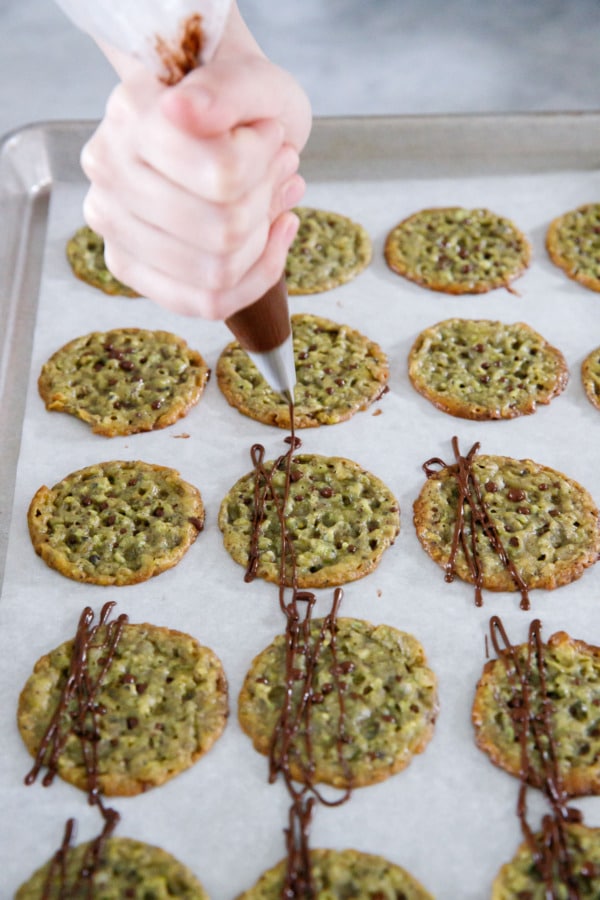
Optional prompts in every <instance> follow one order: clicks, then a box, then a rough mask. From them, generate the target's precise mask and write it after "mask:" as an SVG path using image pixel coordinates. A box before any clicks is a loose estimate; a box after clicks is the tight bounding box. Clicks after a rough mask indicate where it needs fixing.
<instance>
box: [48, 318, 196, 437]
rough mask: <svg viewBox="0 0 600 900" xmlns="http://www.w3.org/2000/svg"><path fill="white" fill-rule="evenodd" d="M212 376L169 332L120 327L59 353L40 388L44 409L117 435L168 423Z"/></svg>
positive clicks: (84, 338) (81, 340) (85, 338)
mask: <svg viewBox="0 0 600 900" xmlns="http://www.w3.org/2000/svg"><path fill="white" fill-rule="evenodd" d="M209 376H210V370H209V369H208V367H207V365H206V363H205V362H204V360H203V358H202V357H201V356H200V354H199V353H197V352H196V351H195V350H191V349H190V348H189V347H188V345H187V344H186V342H185V341H184V340H182V339H181V338H179V337H176V336H175V335H174V334H170V333H169V332H168V331H146V330H144V329H142V328H117V329H113V330H112V331H106V332H97V331H96V332H93V333H91V334H86V335H84V336H82V337H78V338H75V340H73V341H70V342H69V343H68V344H65V346H64V347H61V348H60V350H57V352H56V353H54V354H53V356H51V357H50V359H49V360H48V361H47V362H46V363H45V364H44V366H43V368H42V371H41V374H40V377H39V379H38V389H39V392H40V395H41V397H42V399H43V401H44V403H45V404H46V408H47V409H49V410H54V411H57V412H66V413H70V414H71V415H73V416H77V418H79V419H82V420H83V421H84V422H87V423H88V424H90V425H91V426H92V431H94V432H95V434H102V435H104V436H105V437H114V436H115V435H123V434H135V433H137V432H140V431H151V430H153V429H157V428H164V427H165V426H167V425H172V424H173V422H176V421H177V419H180V418H181V417H182V416H185V415H186V413H187V412H188V411H189V409H190V408H191V407H192V406H193V405H194V404H195V403H197V402H198V400H199V399H200V397H201V395H202V392H203V391H204V388H205V386H206V383H207V381H208V379H209Z"/></svg>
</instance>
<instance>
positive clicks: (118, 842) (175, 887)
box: [15, 837, 209, 900]
mask: <svg viewBox="0 0 600 900" xmlns="http://www.w3.org/2000/svg"><path fill="white" fill-rule="evenodd" d="M93 853H94V850H93V847H92V844H91V843H86V844H80V845H79V846H77V847H73V848H71V849H70V850H69V852H68V854H67V865H66V884H67V890H69V893H68V896H69V897H70V898H72V900H88V898H89V897H90V896H93V897H94V898H97V900H123V898H124V897H128V898H132V900H147V898H149V897H153V898H156V900H159V898H160V900H170V898H175V897H182V898H185V900H209V898H208V894H207V893H206V891H205V890H204V889H203V887H202V885H201V884H200V882H199V881H198V880H197V879H196V878H195V876H194V875H193V874H192V872H191V871H190V870H189V869H188V868H187V867H186V866H184V865H182V863H180V862H178V860H176V859H175V857H173V856H171V854H170V853H167V852H166V851H165V850H162V849H161V848H160V847H152V846H151V845H150V844H143V843H141V842H140V841H135V840H132V839H131V838H120V837H111V838H108V840H106V842H105V843H104V844H103V846H102V853H101V858H100V861H99V863H98V864H97V865H96V866H94V874H93V876H92V884H93V885H94V889H93V894H90V884H89V879H87V878H85V879H81V876H80V872H81V870H82V868H85V860H86V855H87V856H88V857H89V856H90V855H91V856H92V857H93ZM53 870H54V871H53ZM51 873H52V875H53V877H52V880H51V882H50V884H49V885H46V880H47V878H48V877H49V876H50V875H51ZM61 882H62V878H61V873H60V870H59V869H57V867H56V865H53V860H52V859H51V860H49V861H48V862H47V863H46V864H45V865H44V866H42V868H41V869H38V871H37V872H35V874H34V875H32V876H31V878H30V879H29V880H28V881H26V882H25V884H22V885H21V887H20V888H19V889H18V891H17V893H16V895H15V900H40V898H42V897H44V898H46V900H61V898H62V897H66V896H67V894H66V893H65V890H64V887H63V886H62V884H61Z"/></svg>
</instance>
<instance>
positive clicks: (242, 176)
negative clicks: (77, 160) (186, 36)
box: [82, 52, 310, 319]
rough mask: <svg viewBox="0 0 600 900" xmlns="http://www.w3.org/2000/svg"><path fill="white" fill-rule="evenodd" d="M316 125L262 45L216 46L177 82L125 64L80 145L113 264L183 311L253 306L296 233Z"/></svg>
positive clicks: (90, 218)
mask: <svg viewBox="0 0 600 900" xmlns="http://www.w3.org/2000/svg"><path fill="white" fill-rule="evenodd" d="M309 127H310V110H309V106H308V101H307V100H306V98H305V97H304V94H303V93H302V91H301V89H300V88H299V86H298V85H297V84H296V82H295V81H294V79H293V78H292V77H291V76H290V75H289V74H288V73H286V72H284V71H283V70H281V69H279V68H278V67H276V66H274V65H273V64H272V63H270V62H269V61H268V60H266V59H265V58H264V57H262V55H260V54H256V53H245V54H244V53H239V52H236V53H234V54H227V53H224V54H222V55H218V56H217V57H216V58H215V59H214V60H213V61H211V62H210V63H209V64H208V65H206V66H203V67H201V68H198V69H196V70H194V71H193V72H191V73H190V74H189V75H188V76H186V77H185V79H183V80H182V81H181V82H180V83H179V84H178V85H176V86H175V87H165V86H164V85H162V84H161V83H160V82H159V81H158V80H157V79H156V77H155V76H153V75H151V74H150V73H148V72H146V71H145V70H143V68H142V67H141V66H139V65H137V64H132V65H129V66H128V72H127V74H126V77H125V78H124V80H123V82H122V83H121V84H120V85H119V86H118V87H117V88H116V89H115V91H114V92H113V94H112V95H111V98H110V100H109V103H108V106H107V111H106V115H105V117H104V119H103V121H102V123H101V124H100V126H99V128H98V130H97V131H96V133H95V135H94V136H93V137H92V139H91V141H90V142H89V143H88V144H87V145H86V147H85V148H84V151H83V154H82V166H83V169H84V171H85V173H86V174H87V175H88V177H89V179H90V181H91V187H90V190H89V192H88V195H87V197H86V200H85V204H84V215H85V218H86V221H87V222H88V224H89V225H90V226H91V227H92V228H93V229H94V230H96V231H97V232H98V233H99V234H101V235H102V236H103V237H104V240H105V254H106V261H107V265H108V267H109V269H110V270H111V271H112V272H113V274H114V275H116V277H117V278H119V279H120V280H121V281H123V282H125V283H126V284H128V285H129V286H130V287H132V288H133V289H135V290H136V291H137V292H138V293H140V294H142V295H144V296H147V297H149V298H150V299H152V300H154V301H156V302H157V303H159V304H161V305H162V306H165V307H167V308H168V309H170V310H172V311H175V312H179V313H183V314H186V315H198V316H203V317H205V318H209V319H224V318H227V317H228V316H229V315H231V314H232V313H233V312H235V311H236V310H238V309H240V308H241V307H243V306H246V305H248V304H249V303H252V302H253V301H254V300H256V299H257V298H258V297H260V296H261V295H262V294H263V293H264V292H265V291H266V290H267V289H268V288H269V287H271V285H272V284H274V283H275V282H276V281H277V280H278V278H279V277H280V275H281V272H282V271H283V269H284V266H285V260H286V255H287V250H288V248H289V245H290V243H291V241H292V240H293V237H294V235H295V233H296V229H297V219H296V217H295V216H294V215H293V213H291V212H290V209H291V208H292V207H293V206H294V205H296V204H297V203H298V202H299V200H300V199H301V197H302V194H303V192H304V182H303V179H302V178H301V176H300V175H298V174H297V168H298V162H299V151H300V150H301V148H302V146H303V144H304V142H305V140H306V137H307V136H308V130H309Z"/></svg>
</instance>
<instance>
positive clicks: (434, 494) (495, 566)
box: [414, 454, 600, 591]
mask: <svg viewBox="0 0 600 900" xmlns="http://www.w3.org/2000/svg"><path fill="white" fill-rule="evenodd" d="M472 471H473V478H474V479H475V482H476V484H477V485H478V486H479V490H480V493H481V499H482V501H483V504H484V505H485V508H486V509H487V511H488V513H489V515H490V518H491V520H492V522H493V523H494V524H495V526H496V529H497V532H498V536H499V538H500V540H501V542H502V545H503V547H504V550H505V552H506V554H507V556H508V558H509V559H510V560H511V561H512V562H513V563H514V565H515V566H516V569H517V570H518V572H519V574H520V576H521V578H522V579H523V581H524V583H525V584H526V586H527V587H528V588H546V589H552V588H557V587H560V586H561V585H564V584H569V583H570V582H571V581H575V579H577V578H579V577H580V576H581V575H582V573H583V571H584V569H585V568H587V567H588V566H591V565H593V564H594V563H595V562H596V561H597V559H598V553H599V552H600V531H599V528H598V510H597V508H596V505H595V504H594V501H593V500H592V498H591V496H590V495H589V493H588V492H587V491H586V490H585V488H583V487H582V486H581V485H580V484H578V483H577V482H576V481H573V480H572V479H570V478H567V476H566V475H563V474H562V473H561V472H557V471H556V470H555V469H551V468H549V467H547V466H542V465H540V464H539V463H536V462H533V461H532V460H529V459H521V460H519V459H511V458H510V457H506V456H485V455H483V454H482V455H481V456H476V457H475V459H474V461H473V464H472ZM456 475H457V466H456V465H449V466H445V467H444V468H442V469H441V470H440V471H439V472H436V473H435V474H432V475H431V477H429V478H428V479H427V481H426V483H425V484H424V486H423V488H422V490H421V493H420V494H419V496H418V498H417V499H416V501H415V503H414V524H415V528H416V531H417V536H418V538H419V541H420V542H421V544H422V546H423V548H424V549H425V551H426V552H427V553H428V554H429V556H430V557H431V558H432V559H433V560H434V561H435V562H436V563H438V565H440V566H442V567H446V566H447V565H448V563H449V560H450V555H451V547H452V541H453V536H454V531H455V526H456V519H457V505H458V496H459V489H458V483H457V477H456ZM464 530H465V538H466V541H467V545H469V544H470V540H471V537H470V536H471V512H470V509H469V508H468V507H466V506H465V509H464ZM476 532H477V549H478V557H479V561H480V564H481V569H482V586H483V587H485V588H487V589H488V590H492V591H514V590H516V589H517V586H516V585H515V582H514V580H513V578H512V576H511V574H510V572H509V571H508V569H507V568H506V567H505V566H504V565H503V563H502V560H501V559H500V557H499V555H498V554H497V553H496V552H495V550H493V549H492V547H491V546H490V543H489V541H488V539H487V538H486V537H485V535H484V534H483V532H482V530H481V524H478V525H477V526H476ZM455 572H456V575H457V576H458V577H459V578H461V579H462V580H463V581H467V582H469V583H471V584H473V583H474V578H473V574H472V571H471V569H470V567H469V566H468V565H467V562H466V559H465V556H464V552H463V549H462V546H459V547H458V551H457V554H456V561H455Z"/></svg>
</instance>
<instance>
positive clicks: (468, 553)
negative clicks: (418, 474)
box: [423, 437, 530, 610]
mask: <svg viewBox="0 0 600 900" xmlns="http://www.w3.org/2000/svg"><path fill="white" fill-rule="evenodd" d="M479 446H480V445H479V443H478V442H477V443H475V444H473V446H472V447H471V449H470V450H469V452H468V453H467V455H466V456H462V455H461V453H460V450H459V447H458V438H456V437H453V438H452V449H453V450H454V458H455V460H456V463H455V464H454V465H453V466H449V465H448V464H447V463H445V462H444V461H443V460H442V459H439V457H434V458H433V459H428V460H427V462H425V463H423V470H424V472H425V475H426V476H427V478H432V477H433V476H434V475H436V474H437V472H439V471H441V470H442V469H448V470H449V471H450V472H452V474H453V475H454V477H455V479H456V483H457V485H458V499H457V501H456V522H455V524H454V534H453V537H452V545H451V548H450V556H449V557H448V561H447V563H446V565H445V570H446V574H445V576H444V577H445V580H446V581H448V582H450V581H454V578H455V575H456V555H457V553H458V548H459V547H460V548H461V549H462V551H463V554H464V557H465V561H466V564H467V567H468V569H469V572H470V574H471V577H472V579H473V584H474V585H475V605H476V606H483V595H482V587H483V572H482V568H481V560H480V558H479V550H478V536H477V530H478V526H479V529H480V530H481V532H482V533H483V535H484V536H485V537H486V538H487V540H488V543H489V545H490V547H491V548H492V550H493V551H494V553H495V554H496V555H497V556H498V558H499V559H500V562H501V563H502V565H503V566H504V567H505V569H507V570H508V572H509V573H510V575H511V577H512V579H513V581H514V584H515V587H516V588H517V590H519V591H520V593H521V603H520V607H521V609H525V610H527V609H529V607H530V601H529V591H528V589H527V585H526V584H525V582H524V580H523V578H522V577H521V574H520V573H519V571H518V569H517V567H516V566H515V564H514V563H513V562H512V560H511V559H510V558H509V556H508V554H507V552H506V550H505V549H504V545H503V544H502V540H501V539H500V535H499V534H498V529H497V528H496V525H495V524H494V521H493V519H492V517H491V516H490V511H489V509H488V508H487V506H486V504H485V502H484V500H483V497H482V494H481V487H480V485H479V482H478V481H477V479H476V478H475V475H474V474H473V461H474V459H475V457H476V456H477V451H478V450H479ZM465 507H467V508H468V510H469V517H468V520H467V519H466V517H465ZM467 525H468V526H469V527H468V528H467Z"/></svg>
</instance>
